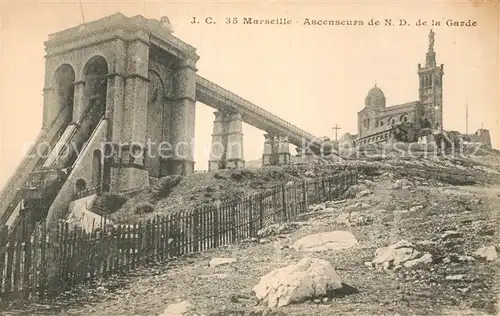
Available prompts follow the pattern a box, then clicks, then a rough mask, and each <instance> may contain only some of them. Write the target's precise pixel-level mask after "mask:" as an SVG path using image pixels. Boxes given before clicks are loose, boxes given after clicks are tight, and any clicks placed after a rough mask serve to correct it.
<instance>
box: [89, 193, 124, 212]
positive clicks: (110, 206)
mask: <svg viewBox="0 0 500 316" xmlns="http://www.w3.org/2000/svg"><path fill="white" fill-rule="evenodd" d="M127 201H128V198H127V197H126V196H125V195H123V194H120V193H104V194H103V195H101V196H100V197H98V198H97V200H96V201H95V203H94V206H93V207H92V211H93V212H95V213H97V214H113V213H115V212H116V211H118V210H119V209H120V208H122V206H123V204H125V203H126V202H127Z"/></svg>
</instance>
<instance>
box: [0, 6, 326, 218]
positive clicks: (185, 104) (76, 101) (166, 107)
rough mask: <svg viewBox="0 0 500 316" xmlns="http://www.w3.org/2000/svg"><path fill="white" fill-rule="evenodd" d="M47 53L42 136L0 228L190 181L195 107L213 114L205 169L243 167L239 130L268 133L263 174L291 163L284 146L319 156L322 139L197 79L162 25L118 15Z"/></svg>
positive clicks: (72, 34) (188, 54) (190, 53)
mask: <svg viewBox="0 0 500 316" xmlns="http://www.w3.org/2000/svg"><path fill="white" fill-rule="evenodd" d="M45 47H46V48H45V50H46V56H45V57H46V68H45V87H44V91H43V92H44V93H43V95H44V109H43V123H42V129H41V131H40V133H39V135H38V137H37V139H36V141H35V145H34V146H33V147H32V148H31V149H30V152H29V155H27V156H26V157H25V158H24V159H23V161H22V162H21V164H20V165H19V167H18V168H17V169H16V171H15V173H14V174H13V176H12V177H11V178H10V180H9V181H8V182H7V184H6V186H5V187H4V189H3V190H2V192H1V195H0V224H9V225H13V224H15V218H19V217H21V216H19V215H20V214H22V213H23V212H25V213H26V212H29V213H31V217H32V218H34V219H35V221H37V220H41V219H44V218H46V219H47V222H49V221H56V220H57V219H58V218H60V217H61V216H62V215H63V213H64V212H65V210H67V208H68V204H69V203H70V202H71V201H74V200H76V199H78V198H81V197H84V196H86V195H91V194H95V193H97V192H107V191H111V192H123V191H130V190H134V189H139V188H143V187H146V186H148V185H149V177H157V178H158V177H162V176H166V175H173V174H181V175H184V174H189V173H192V172H193V171H194V161H193V149H192V146H189V145H187V144H190V143H191V142H192V141H193V138H194V131H195V130H194V129H195V103H196V101H199V102H202V103H204V104H206V105H208V106H210V107H213V108H214V109H216V112H215V119H214V126H213V135H212V139H213V144H214V145H215V144H217V145H218V146H212V153H211V157H210V161H209V170H214V169H220V168H240V167H243V166H244V159H243V151H242V148H243V134H242V130H241V126H242V123H243V122H245V123H248V124H251V125H253V126H255V127H257V128H259V129H261V130H263V131H265V142H264V154H263V164H265V165H266V164H277V163H288V162H289V157H290V154H289V149H288V148H289V144H293V145H296V146H298V148H299V150H300V148H303V146H304V142H306V143H308V145H309V146H308V150H310V152H307V153H308V154H309V153H314V152H315V153H319V152H320V150H321V148H322V143H323V141H322V140H321V139H319V138H316V137H314V136H313V135H311V134H309V133H307V132H306V131H304V130H302V129H300V128H298V127H296V126H294V125H292V124H290V123H288V122H286V121H284V120H283V119H281V118H279V117H277V116H276V115H273V114H271V113H269V112H268V111H266V110H264V109H263V108H260V107H258V106H256V105H254V104H252V103H251V102H249V101H247V100H245V99H243V98H241V97H239V96H237V95H235V94H234V93H232V92H230V91H228V90H226V89H224V88H222V87H220V86H218V85H217V84H215V83H213V82H211V81H209V80H207V79H205V78H203V77H201V76H199V75H198V74H197V69H196V63H197V60H198V59H199V56H198V55H197V54H196V49H195V48H194V47H192V46H190V45H188V44H187V43H185V42H183V41H182V40H180V39H178V38H176V37H175V36H173V35H172V32H171V30H170V28H169V24H168V23H167V24H166V25H162V23H160V22H159V21H156V20H149V19H146V18H144V17H142V16H134V17H131V18H128V17H126V16H124V15H122V14H120V13H117V14H114V15H111V16H108V17H105V18H103V19H100V20H97V21H93V22H90V23H87V24H83V25H80V26H76V27H73V28H70V29H67V30H64V31H60V32H57V33H55V34H51V35H49V40H48V41H46V42H45ZM160 143H168V144H170V145H171V147H170V148H168V147H167V148H164V146H157V144H160ZM42 144H43V148H42V146H41V145H42ZM103 144H104V146H103ZM230 147H237V148H236V150H234V149H231V148H230ZM238 148H239V149H238ZM160 154H161V155H160ZM13 214H16V215H13Z"/></svg>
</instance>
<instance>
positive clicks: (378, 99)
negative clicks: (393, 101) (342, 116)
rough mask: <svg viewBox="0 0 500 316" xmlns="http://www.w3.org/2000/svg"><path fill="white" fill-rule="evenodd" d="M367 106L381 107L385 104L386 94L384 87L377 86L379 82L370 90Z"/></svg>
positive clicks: (367, 96) (366, 99)
mask: <svg viewBox="0 0 500 316" xmlns="http://www.w3.org/2000/svg"><path fill="white" fill-rule="evenodd" d="M365 106H366V107H379V106H382V107H384V106H385V95H384V92H383V91H382V89H380V88H379V87H377V84H375V86H374V87H373V88H371V89H370V91H368V94H367V95H366V98H365Z"/></svg>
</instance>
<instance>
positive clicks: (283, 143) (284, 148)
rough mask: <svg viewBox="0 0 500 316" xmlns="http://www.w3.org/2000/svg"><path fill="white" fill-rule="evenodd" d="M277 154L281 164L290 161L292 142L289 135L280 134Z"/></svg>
mask: <svg viewBox="0 0 500 316" xmlns="http://www.w3.org/2000/svg"><path fill="white" fill-rule="evenodd" d="M277 155H278V164H279V165H287V164H289V163H290V143H289V142H288V136H286V135H281V136H278V144H277Z"/></svg>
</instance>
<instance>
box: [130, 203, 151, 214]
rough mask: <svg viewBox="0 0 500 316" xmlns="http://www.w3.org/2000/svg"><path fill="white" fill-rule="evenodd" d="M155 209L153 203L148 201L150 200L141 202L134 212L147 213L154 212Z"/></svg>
mask: <svg viewBox="0 0 500 316" xmlns="http://www.w3.org/2000/svg"><path fill="white" fill-rule="evenodd" d="M154 210H155V207H154V206H153V204H151V203H148V202H143V203H141V204H138V205H136V207H135V208H134V213H135V214H146V213H152V212H153V211H154Z"/></svg>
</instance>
